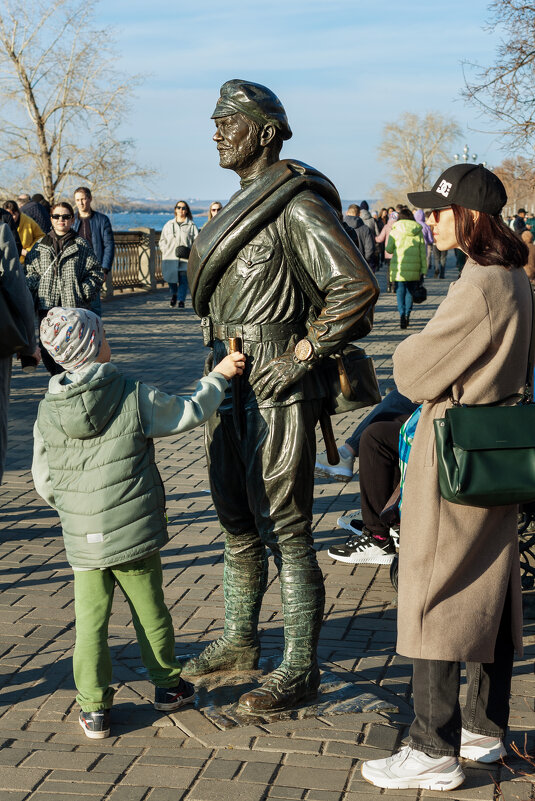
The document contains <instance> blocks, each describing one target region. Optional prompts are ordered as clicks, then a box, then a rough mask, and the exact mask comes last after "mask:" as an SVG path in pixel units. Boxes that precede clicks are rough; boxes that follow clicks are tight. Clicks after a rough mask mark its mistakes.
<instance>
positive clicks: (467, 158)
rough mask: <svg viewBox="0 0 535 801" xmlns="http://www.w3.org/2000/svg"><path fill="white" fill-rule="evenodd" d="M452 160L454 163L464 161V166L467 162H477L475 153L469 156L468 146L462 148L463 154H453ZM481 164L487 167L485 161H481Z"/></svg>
mask: <svg viewBox="0 0 535 801" xmlns="http://www.w3.org/2000/svg"><path fill="white" fill-rule="evenodd" d="M453 158H454V159H455V161H464V163H465V164H466V162H467V161H473V162H476V161H477V153H472V154H470V148H469V147H468V145H465V146H464V147H463V152H462V153H461V155H459V154H458V153H455V154H454V156H453ZM482 164H483V166H484V167H486V166H487V162H486V161H483V162H482Z"/></svg>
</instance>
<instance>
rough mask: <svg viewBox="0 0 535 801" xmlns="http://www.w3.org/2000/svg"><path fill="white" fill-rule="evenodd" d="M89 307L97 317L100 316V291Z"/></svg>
mask: <svg viewBox="0 0 535 801" xmlns="http://www.w3.org/2000/svg"><path fill="white" fill-rule="evenodd" d="M89 309H90V311H92V312H95V314H96V315H98V317H102V301H101V299H100V292H99V293H98V295H97V296H96V298H93V300H92V301H91V303H90V304H89Z"/></svg>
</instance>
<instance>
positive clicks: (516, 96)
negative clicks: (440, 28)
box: [463, 0, 535, 158]
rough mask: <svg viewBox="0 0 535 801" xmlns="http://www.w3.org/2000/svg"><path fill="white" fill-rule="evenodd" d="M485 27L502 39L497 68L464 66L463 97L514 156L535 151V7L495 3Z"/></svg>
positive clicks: (503, 0) (506, 0)
mask: <svg viewBox="0 0 535 801" xmlns="http://www.w3.org/2000/svg"><path fill="white" fill-rule="evenodd" d="M489 12H490V17H489V20H488V24H487V25H486V28H487V30H488V31H489V32H497V33H499V34H500V44H499V45H498V47H497V50H496V57H495V61H494V64H492V65H491V66H488V67H484V66H481V65H480V64H475V63H472V62H466V63H465V64H464V77H465V89H464V92H463V94H464V96H465V97H466V98H467V99H468V100H469V101H470V102H471V103H473V104H474V105H475V106H477V107H479V109H480V111H481V112H482V114H483V115H484V116H486V117H488V118H489V119H490V120H492V121H493V122H494V123H496V127H495V128H494V129H493V133H498V134H500V135H501V137H502V145H503V146H504V147H505V148H506V149H507V150H510V151H513V152H514V151H518V150H519V149H523V148H526V147H528V148H529V151H528V152H529V155H530V157H531V158H533V155H534V150H535V4H534V3H526V2H522V0H494V2H492V3H490V5H489Z"/></svg>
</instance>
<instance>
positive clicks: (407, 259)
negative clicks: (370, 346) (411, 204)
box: [386, 208, 427, 328]
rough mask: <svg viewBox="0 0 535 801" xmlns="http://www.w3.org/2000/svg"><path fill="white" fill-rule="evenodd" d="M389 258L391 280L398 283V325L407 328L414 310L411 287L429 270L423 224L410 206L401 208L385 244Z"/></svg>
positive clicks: (396, 284)
mask: <svg viewBox="0 0 535 801" xmlns="http://www.w3.org/2000/svg"><path fill="white" fill-rule="evenodd" d="M386 252H387V253H390V254H392V258H391V260H390V281H391V282H392V283H393V284H395V286H396V297H397V302H398V312H399V327H400V328H407V326H408V325H409V318H410V315H411V310H412V303H413V301H412V290H413V289H414V288H415V287H416V286H417V285H418V284H419V283H420V280H421V279H422V278H423V276H424V275H425V274H426V273H427V257H426V251H425V242H424V235H423V232H422V226H421V225H420V224H419V223H417V222H416V220H415V219H414V216H413V214H412V212H411V211H410V209H407V208H401V210H400V211H398V220H397V222H395V223H394V225H393V226H392V229H391V231H390V236H389V237H388V241H387V243H386Z"/></svg>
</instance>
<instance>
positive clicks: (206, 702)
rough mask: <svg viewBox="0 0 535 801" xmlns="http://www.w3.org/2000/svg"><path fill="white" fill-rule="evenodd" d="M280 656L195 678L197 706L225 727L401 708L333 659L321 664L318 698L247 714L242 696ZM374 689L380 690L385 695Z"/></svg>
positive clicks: (266, 657)
mask: <svg viewBox="0 0 535 801" xmlns="http://www.w3.org/2000/svg"><path fill="white" fill-rule="evenodd" d="M188 656H190V655H189V654H188ZM281 659H282V652H277V651H275V650H274V651H273V652H271V653H268V654H266V655H265V656H262V657H261V659H260V664H259V668H258V670H246V671H239V672H234V671H232V672H230V671H228V672H223V671H220V672H217V673H212V674H210V675H207V676H202V677H198V678H195V680H194V683H195V689H196V690H197V697H196V699H195V707H196V709H197V710H198V711H199V712H201V713H202V715H204V717H206V718H207V719H208V720H209V721H210V722H211V723H212V724H213V725H214V726H216V727H217V728H218V729H221V730H223V731H226V730H228V729H232V728H235V727H237V726H250V725H251V724H255V723H263V722H264V723H271V722H274V721H278V720H302V719H305V718H316V717H322V718H323V717H330V716H333V715H345V714H348V713H350V712H353V713H355V712H397V711H399V709H398V707H397V705H396V703H395V701H394V700H389V699H388V698H387V697H385V696H387V695H388V696H392V694H391V693H388V694H387V693H384V692H383V693H381V690H380V689H379V688H376V687H375V685H374V684H371V683H370V682H366V681H364V680H362V679H361V678H359V675H358V674H356V673H353V672H349V671H346V670H344V669H343V668H341V667H339V666H338V665H335V664H333V663H331V662H323V663H321V664H320V668H321V685H320V689H319V692H318V696H317V698H314V699H312V700H310V701H306V702H305V703H304V704H303V705H302V706H298V707H294V708H292V709H286V710H283V711H281V712H274V713H272V714H269V715H267V714H262V715H250V714H244V713H243V712H242V711H241V710H239V709H238V699H239V698H240V696H241V695H243V693H246V692H248V691H249V690H252V689H254V688H255V687H257V686H258V685H259V684H261V682H262V679H263V677H264V676H265V675H266V674H268V673H270V672H271V671H272V670H274V669H275V668H276V667H277V666H278V665H279V664H280V662H281ZM375 691H377V693H381V695H382V696H383V697H380V696H379V695H378V694H376V692H375Z"/></svg>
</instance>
